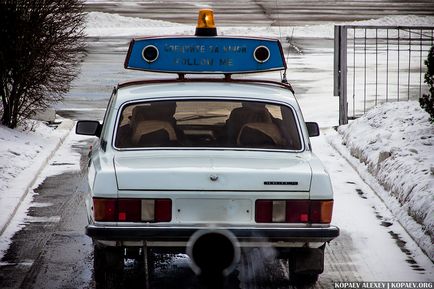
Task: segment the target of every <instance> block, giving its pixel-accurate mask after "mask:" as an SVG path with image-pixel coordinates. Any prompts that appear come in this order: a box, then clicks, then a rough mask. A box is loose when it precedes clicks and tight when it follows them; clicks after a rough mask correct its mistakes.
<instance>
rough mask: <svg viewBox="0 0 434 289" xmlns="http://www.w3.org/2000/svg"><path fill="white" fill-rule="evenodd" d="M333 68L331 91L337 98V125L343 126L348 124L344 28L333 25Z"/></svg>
mask: <svg viewBox="0 0 434 289" xmlns="http://www.w3.org/2000/svg"><path fill="white" fill-rule="evenodd" d="M334 66H335V67H334V85H333V91H334V95H335V96H339V125H343V124H347V123H348V101H347V27H346V26H340V25H335V43H334Z"/></svg>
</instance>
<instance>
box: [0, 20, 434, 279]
mask: <svg viewBox="0 0 434 289" xmlns="http://www.w3.org/2000/svg"><path fill="white" fill-rule="evenodd" d="M400 23H405V24H406V25H409V24H413V25H434V17H416V16H407V17H387V18H383V19H379V20H372V21H364V22H363V24H400ZM132 27H134V29H132ZM168 27H170V34H192V33H193V31H194V28H192V27H190V26H185V25H180V24H176V23H169V22H164V21H155V20H147V19H138V18H130V17H122V16H119V15H114V14H106V13H99V12H92V13H89V16H88V27H87V29H86V33H87V34H88V36H89V37H96V38H99V37H101V38H103V37H115V36H122V37H130V36H138V35H160V34H167V31H168ZM132 31H134V32H132ZM219 31H220V34H222V35H252V36H258V35H261V36H270V37H277V36H280V35H288V36H293V37H298V38H303V37H310V38H312V37H317V38H323V39H324V38H328V39H331V38H332V37H333V25H332V24H330V25H321V26H315V27H295V28H294V27H280V28H278V27H273V28H270V27H242V28H239V27H237V28H235V27H224V28H221V29H219ZM122 49H123V50H126V47H125V48H122ZM308 52H309V53H306V54H304V55H299V56H297V57H293V58H292V59H289V60H288V66H289V67H290V68H291V67H296V68H297V69H299V70H300V71H302V72H301V73H297V74H289V75H288V78H289V79H290V81H291V82H292V84H293V85H294V87H295V88H296V91H299V93H297V96H298V97H299V101H300V105H301V107H302V110H303V111H304V114H305V118H306V119H307V120H309V121H318V122H319V124H320V126H321V128H323V131H326V133H327V135H328V139H329V141H331V142H332V143H333V145H334V146H335V147H336V149H338V150H339V152H340V153H341V154H342V155H345V154H347V158H348V160H349V161H350V162H351V158H352V157H351V156H350V155H349V152H348V150H350V151H352V152H355V151H358V153H357V154H355V155H356V156H357V157H359V158H361V159H363V160H366V166H365V165H362V166H363V167H365V168H367V169H368V170H369V171H370V172H371V173H372V174H374V176H375V177H377V178H378V179H379V181H380V183H382V184H383V185H385V187H386V189H387V190H389V189H391V191H392V192H393V195H394V196H396V197H397V198H396V199H395V198H390V197H389V194H388V192H387V191H386V190H384V193H380V197H381V198H382V200H383V202H384V203H386V205H387V206H384V203H383V202H382V201H381V200H379V199H378V197H377V196H376V195H375V193H374V192H373V191H372V190H370V189H369V187H368V186H367V185H366V184H364V183H363V182H355V181H354V180H353V179H355V178H358V176H357V174H354V173H351V172H346V173H344V175H345V176H344V177H343V172H342V167H343V166H344V163H345V161H344V160H343V159H342V158H339V157H338V154H337V153H336V151H335V150H333V149H332V148H331V147H330V145H329V144H328V143H327V141H326V139H325V138H324V137H319V138H316V139H314V140H313V145H314V149H315V152H316V153H317V154H318V155H319V156H320V158H321V159H323V161H324V163H325V164H326V166H327V168H328V170H329V171H330V172H331V175H332V180H333V183H334V186H335V187H334V188H335V191H337V192H339V191H340V190H341V189H342V188H343V187H344V186H348V182H354V186H355V190H356V191H357V190H360V192H362V193H360V194H359V195H361V197H365V198H366V199H367V200H368V203H367V204H366V205H365V206H363V207H357V204H356V203H355V202H354V196H353V195H351V194H346V193H340V194H337V195H336V201H337V204H339V203H341V204H345V205H343V206H340V207H341V208H343V209H341V210H340V211H337V213H336V214H335V220H336V221H337V222H338V223H340V224H342V225H343V226H345V228H347V229H348V230H349V232H351V233H354V234H358V235H359V236H360V238H357V239H356V240H354V242H356V243H357V244H355V246H356V247H357V248H363V247H367V246H369V248H373V249H371V251H370V253H369V254H372V256H375V254H381V253H383V250H386V253H387V254H390V255H391V256H399V254H395V252H391V251H393V250H395V249H393V248H391V249H385V248H389V247H392V246H389V245H390V244H383V243H378V242H376V240H377V239H376V237H375V236H377V235H378V234H379V235H381V234H391V233H390V232H393V234H395V235H393V234H392V237H393V236H396V234H398V235H399V234H403V232H401V231H400V230H402V228H401V227H400V226H398V225H396V224H394V220H398V221H399V222H401V224H403V225H404V228H405V229H406V230H407V231H409V232H410V233H411V235H412V237H413V238H414V239H415V240H416V241H418V242H419V244H420V245H421V246H422V247H423V248H424V249H425V251H426V252H427V253H428V255H430V256H431V257H432V256H433V255H432V244H431V243H429V242H431V240H430V239H427V237H426V235H424V234H421V232H422V231H423V230H425V231H430V232H431V233H432V230H433V215H434V214H433V207H434V202H433V200H432V195H433V194H432V189H433V187H434V186H433V181H432V178H433V176H432V173H431V172H432V166H433V165H434V162H433V158H432V155H433V154H432V146H429V145H425V144H423V143H424V142H426V143H428V142H430V143H431V144H432V142H433V139H434V132H433V129H432V127H431V130H430V131H429V129H428V127H426V125H425V127H426V130H424V131H423V132H421V134H418V135H414V134H412V133H413V132H414V130H412V129H407V128H409V124H406V122H403V121H404V120H405V119H404V118H405V117H404V115H406V114H404V113H403V110H404V108H400V109H394V108H393V105H392V104H390V105H386V106H384V107H383V108H380V109H379V110H374V111H371V112H370V114H368V116H369V117H370V119H368V118H367V117H368V116H367V117H366V118H362V119H361V120H359V121H357V122H354V123H353V124H352V125H350V126H348V127H344V128H341V129H340V130H339V132H340V133H341V134H342V135H343V138H344V139H345V143H346V144H347V147H343V146H342V145H341V139H340V137H339V135H338V134H337V133H335V132H333V131H332V130H328V129H327V128H330V127H331V126H333V125H336V123H337V109H338V105H337V98H335V97H333V95H332V75H333V73H332V67H333V66H332V65H333V59H332V55H331V54H330V51H327V53H324V51H321V50H315V51H313V50H312V51H308ZM312 66H315V70H312ZM270 75H271V76H270V77H272V78H275V80H277V79H278V78H279V75H278V73H274V74H270ZM313 80H314V81H315V84H312V81H313ZM113 81H115V80H113ZM407 106H408V107H407V109H410V112H411V113H412V116H414V118H413V119H407V120H406V121H410V122H413V123H416V122H419V121H420V122H422V121H423V116H421V115H422V113H421V112H420V111H417V112H416V113H413V112H415V109H416V107H415V105H414V104H407ZM319 108H320V109H319ZM386 111H387V114H384V112H386ZM419 116H420V117H419ZM385 117H386V118H385ZM372 120H375V123H374V125H372V124H373V122H372ZM370 121H371V122H370ZM401 121H402V122H401ZM397 123H399V125H397ZM376 124H379V125H385V127H384V128H383V129H379V130H378V132H376V133H375V134H371V132H372V127H373V126H375V125H376ZM392 124H393V125H392ZM412 127H415V126H414V125H413V126H412ZM401 129H403V130H404V131H401ZM392 130H396V131H392ZM68 132H69V129H65V130H62V129H56V130H53V129H50V128H47V127H45V126H44V125H41V124H37V125H36V126H35V132H31V131H22V130H17V131H12V130H9V129H7V128H4V127H1V126H0V139H1V142H2V144H5V145H3V146H1V147H0V173H1V175H2V176H4V177H2V180H1V182H0V222H1V223H2V226H0V228H4V224H6V223H7V222H8V221H9V219H10V216H11V215H12V213H13V212H14V211H15V210H17V204H18V203H19V202H21V201H23V200H24V203H23V206H21V207H20V208H19V214H18V216H19V218H16V219H14V222H12V225H11V226H10V227H9V228H8V229H7V230H6V231H5V230H4V229H2V231H1V233H2V234H1V237H0V258H1V257H2V254H3V252H4V250H5V249H6V248H7V245H8V244H9V243H8V242H9V238H10V237H11V236H12V234H13V233H14V232H15V231H16V230H18V229H19V226H22V222H20V221H19V220H24V217H23V216H24V214H25V211H26V207H27V206H28V204H29V203H30V202H31V193H30V194H26V193H27V192H28V191H29V188H31V187H32V186H35V185H37V184H38V180H40V179H41V178H40V177H41V176H39V175H38V172H39V171H40V169H41V168H43V167H44V165H45V164H46V162H47V161H48V160H49V157H50V155H51V154H52V152H53V151H54V150H55V149H56V148H58V145H59V144H60V143H61V141H62V140H63V139H64V138H65V137H66V135H67V134H68ZM367 132H369V133H367ZM404 133H408V134H409V136H404ZM383 134H384V135H383ZM354 135H356V136H357V135H364V136H367V135H369V137H367V138H365V139H362V140H361V141H367V142H368V144H367V145H366V144H365V143H362V142H357V141H356V140H360V139H355V138H354ZM410 135H411V136H410ZM371 136H372V137H371ZM400 136H402V137H405V138H406V140H405V141H404V140H402V139H401V140H400V142H398V140H399V137H400ZM422 136H424V137H426V138H425V139H422ZM70 137H72V136H70ZM402 137H401V138H402ZM397 138H398V139H397ZM410 139H413V140H416V139H417V140H420V143H421V144H420V145H421V146H420V147H419V146H418V145H416V142H415V141H412V142H410V141H409V140H410ZM386 140H388V143H386ZM369 142H372V143H370V144H369ZM380 144H382V148H384V149H381V150H380V149H377V150H375V149H374V147H375V146H379V145H380ZM408 144H411V146H408V147H406V146H407V145H408ZM394 147H396V148H397V149H393V148H394ZM357 148H359V149H357ZM360 148H363V149H360ZM383 150H384V151H385V152H389V153H390V156H389V157H388V158H387V159H386V160H384V161H383V162H381V164H380V165H377V162H378V155H379V153H380V152H381V151H383ZM412 150H413V151H412ZM415 151H416V152H415ZM430 151H431V154H430ZM383 155H384V154H383ZM68 156H69V152H67V151H65V161H66V162H69V161H77V160H76V159H75V160H71V159H70V158H69V157H68ZM419 160H422V162H419ZM409 163H410V164H412V165H411V168H412V169H417V170H418V171H417V173H415V175H414V180H413V179H412V175H411V174H412V172H410V171H408V170H406V169H405V167H404V166H403V165H401V167H402V168H403V174H405V176H406V178H405V179H406V180H408V181H410V180H411V181H412V182H413V184H416V186H413V185H410V183H407V182H406V184H405V186H403V187H402V188H401V189H400V188H398V187H394V186H396V185H397V184H398V182H395V181H394V179H393V178H394V177H397V174H398V169H395V166H396V167H398V166H400V164H406V166H407V165H408V164H409ZM390 168H393V170H394V172H395V173H394V174H389V173H388V170H390ZM419 168H420V169H419ZM426 169H428V171H426V172H425V171H424V170H426ZM404 170H405V171H404ZM358 171H359V173H360V174H361V175H362V176H363V169H359V170H358ZM426 173H428V174H426ZM42 177H43V176H42ZM363 178H364V180H365V181H366V180H368V177H367V176H363ZM416 178H417V179H416ZM424 178H426V180H425V181H424ZM402 179H404V178H402V177H401V179H400V180H401V181H402ZM368 183H369V186H371V187H373V188H374V189H375V192H376V193H379V192H381V190H377V186H378V188H380V189H381V186H379V185H378V183H377V182H376V180H375V179H374V178H373V179H369V181H368ZM424 186H428V188H430V189H431V191H428V192H427V191H424V189H423V188H424ZM413 187H414V188H413ZM412 188H413V189H412ZM410 191H411V192H410ZM30 192H31V190H30ZM357 192H359V191H357ZM413 194H417V195H413ZM26 196H27V197H26ZM420 196H421V197H422V198H425V201H424V202H422V201H418V200H417V198H416V197H420ZM397 200H401V201H402V200H404V202H402V204H403V206H401V204H399V202H398V201H397ZM372 208H375V212H374V211H373V210H372ZM389 210H391V211H392V212H393V214H391V213H390V212H389ZM407 211H409V212H410V214H412V215H413V216H418V217H417V220H418V221H419V223H421V224H423V227H422V226H421V225H418V224H416V223H415V222H412V219H411V218H409V217H406V216H407ZM347 214H360V216H362V217H361V218H362V219H363V218H377V219H378V215H381V217H382V219H383V221H384V222H386V225H387V224H389V223H390V224H391V225H390V226H391V230H390V231H381V232H377V231H378V230H377V231H376V232H372V228H368V227H364V226H363V221H361V222H360V224H359V225H358V226H354V224H350V223H348V222H350V221H349V220H350V219H349V218H347ZM376 214H377V216H376ZM17 220H18V221H17ZM407 223H408V224H410V225H408V226H406V224H407ZM396 232H397V233H396ZM391 240H392V239H391ZM404 241H405V242H407V244H410V245H408V246H410V248H407V249H409V250H411V251H412V252H420V251H418V249H417V248H414V246H415V245H414V243H413V242H412V241H411V240H404ZM391 242H392V241H391ZM427 242H428V243H427ZM396 258H401V257H396ZM412 258H414V259H417V262H418V264H421V265H423V266H425V267H426V268H431V269H432V264H431V265H430V263H429V262H427V261H426V260H425V259H424V256H421V255H419V253H416V254H415V255H413V256H412ZM392 261H393V260H392ZM397 262H398V261H397ZM359 263H360V264H367V263H363V260H361V261H360V262H359ZM362 267H363V266H362ZM385 267H387V264H378V266H377V267H376V268H371V267H370V266H368V265H366V266H364V267H363V270H365V272H370V275H369V274H364V273H363V272H362V273H360V274H361V278H362V277H363V276H366V275H368V276H374V277H378V278H375V279H377V280H380V279H381V278H382V277H384V276H385V275H384V274H382V275H381V274H380V273H376V272H382V270H384V268H385ZM401 269H402V271H404V269H405V268H398V269H396V270H398V271H396V270H395V271H394V272H393V276H397V275H399V273H400V270H401ZM383 273H384V272H383ZM404 275H405V274H404ZM388 276H389V277H388ZM390 276H392V275H386V277H385V279H383V280H386V279H388V278H392V277H390ZM374 277H373V278H374ZM405 277H411V278H410V279H415V280H416V277H415V276H403V277H402V278H403V280H405ZM431 277H432V276H431ZM407 280H408V279H407Z"/></svg>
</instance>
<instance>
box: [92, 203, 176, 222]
mask: <svg viewBox="0 0 434 289" xmlns="http://www.w3.org/2000/svg"><path fill="white" fill-rule="evenodd" d="M93 205H94V214H95V221H101V222H170V221H171V220H172V201H171V200H170V199H103V198H94V199H93Z"/></svg>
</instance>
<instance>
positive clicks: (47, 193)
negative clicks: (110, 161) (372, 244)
mask: <svg viewBox="0 0 434 289" xmlns="http://www.w3.org/2000/svg"><path fill="white" fill-rule="evenodd" d="M232 2H233V1H226V0H225V1H203V2H201V4H200V5H198V4H195V3H194V2H193V1H182V2H181V1H164V2H147V3H136V2H128V1H124V2H108V3H97V2H96V3H94V4H90V5H88V9H89V10H98V11H106V12H115V13H120V14H122V15H126V16H137V17H147V18H153V19H160V20H168V21H174V22H181V23H191V19H192V18H191V17H193V19H194V18H195V17H196V10H197V7H198V6H201V7H204V6H206V5H209V6H212V7H213V8H215V10H216V13H217V15H219V17H220V19H219V23H221V22H224V23H225V24H224V25H234V24H240V25H258V24H260V25H276V23H277V22H278V21H280V23H282V25H302V24H311V23H316V24H317V23H321V22H326V21H331V20H334V21H347V20H357V19H367V18H375V17H380V16H382V15H384V14H394V15H398V14H409V13H411V14H418V15H432V14H433V13H434V7H433V6H434V5H433V2H432V0H419V1H414V2H412V3H411V5H409V3H407V2H408V1H396V0H393V1H382V2H381V3H378V1H343V0H342V1H293V0H290V1H277V7H276V1H273V0H270V1H246V0H244V1H241V2H237V4H233V3H232ZM191 11H194V12H191ZM276 11H279V13H276ZM220 15H221V16H220ZM223 19H224V21H221V20H223ZM128 41H129V39H126V38H125V39H122V38H117V39H110V38H105V39H89V43H90V50H89V55H88V57H87V59H86V61H85V62H84V63H83V67H82V74H81V75H80V76H79V78H78V79H77V80H76V81H75V82H74V87H73V89H72V90H71V92H70V93H69V94H68V96H67V98H66V99H65V102H64V103H63V104H61V105H59V108H60V111H59V113H60V114H61V115H62V116H65V117H71V118H73V119H83V118H86V119H102V117H103V113H104V108H105V105H106V102H107V99H108V97H109V95H110V91H111V89H112V87H113V85H114V84H115V82H116V81H117V79H120V78H121V79H123V80H125V79H130V78H138V77H150V75H147V74H143V73H140V72H133V71H132V72H125V71H124V70H123V67H122V63H123V59H124V49H125V48H124V47H126V44H127V43H128ZM101 44H102V45H101ZM299 44H300V46H301V47H304V48H308V47H310V46H312V45H313V43H312V42H307V43H299ZM316 45H321V46H322V47H327V48H329V49H330V48H331V46H332V43H331V42H330V41H325V40H324V41H323V42H321V43H320V42H317V43H316ZM330 52H331V51H330ZM90 142H91V140H90V139H89V140H87V141H82V142H78V143H77V142H75V143H69V144H65V145H70V146H72V147H73V149H74V150H76V151H77V152H79V153H80V154H82V159H81V166H82V167H85V166H86V161H87V160H86V155H87V150H88V147H89V144H90ZM67 165H68V164H67V163H62V162H52V163H50V164H49V166H53V167H58V166H67ZM83 172H84V170H83V171H70V172H66V173H63V174H60V175H56V176H52V177H48V178H47V179H46V180H45V181H44V182H43V183H42V184H41V185H40V186H39V188H38V189H37V190H36V192H37V194H36V195H35V198H34V202H33V203H32V206H31V208H30V211H29V218H28V219H27V223H26V225H25V226H24V228H23V229H22V230H21V231H19V232H18V233H17V234H16V235H15V236H14V238H13V243H12V245H11V248H10V249H9V250H8V252H7V254H6V256H5V258H4V259H3V260H2V266H1V267H0V288H5V289H6V288H93V287H94V284H93V276H92V274H93V269H92V262H93V253H92V242H91V240H90V239H89V238H88V237H86V236H85V235H84V226H85V224H86V217H85V212H84V204H83V194H84V191H85V190H86V187H87V183H86V180H85V176H84V174H83ZM354 194H355V196H357V193H356V192H354ZM360 200H362V198H360ZM373 214H374V213H373ZM378 218H379V219H380V217H378ZM381 222H382V221H381V220H380V221H379V222H378V223H375V224H374V226H387V224H383V225H382V223H381ZM389 237H390V236H389ZM391 238H393V236H392V237H391ZM404 243H405V242H404ZM394 246H396V247H397V248H399V249H398V251H399V250H400V251H401V252H400V254H401V253H402V254H403V256H404V257H405V254H406V253H405V252H406V250H407V249H406V248H405V244H404V245H403V242H402V241H401V240H400V239H399V238H396V242H395V245H394ZM358 250H359V248H356V247H355V246H354V245H353V240H352V236H351V235H350V234H348V233H347V232H346V231H342V234H341V236H340V237H339V238H338V239H336V240H335V241H333V242H331V243H330V245H329V246H328V247H327V249H326V256H325V260H326V268H325V273H323V274H322V275H321V277H320V280H319V282H318V283H317V285H316V286H315V288H331V287H332V286H333V282H334V281H336V280H350V281H358V280H359V281H362V277H361V273H360V272H359V266H360V262H363V264H367V266H368V267H369V264H373V263H375V262H376V260H362V261H359V263H357V262H356V261H355V260H354V255H355V254H356V255H357V254H359V255H361V256H362V257H363V256H364V255H363V254H364V253H363V252H360V251H358ZM407 251H408V250H407ZM158 256H159V258H158V262H157V263H156V270H155V274H154V275H153V279H152V281H151V284H152V286H153V288H156V289H158V288H178V289H182V288H197V280H196V279H195V277H194V276H193V273H192V272H191V270H190V269H189V267H188V259H187V258H186V256H185V255H165V254H159V255H158ZM379 258H380V256H379ZM409 260H410V261H408V269H409V270H410V271H411V270H412V271H414V272H418V273H420V274H421V276H422V277H423V274H424V273H425V269H424V268H423V267H419V266H418V264H414V263H413V261H414V260H413V261H412V259H409ZM127 265H128V266H127V270H126V271H127V274H126V276H127V277H126V278H125V284H126V285H128V286H126V287H128V288H136V287H137V286H136V285H137V284H136V283H135V281H134V280H135V278H137V276H138V275H137V274H136V272H135V265H134V264H133V263H127ZM385 270H387V269H385ZM230 283H231V286H232V287H233V288H273V289H278V288H291V287H290V285H289V284H288V276H287V273H286V270H285V264H284V263H282V262H281V261H278V260H276V259H274V258H273V254H272V252H271V253H270V251H260V250H253V251H251V252H248V254H244V255H243V258H242V260H241V264H240V265H239V266H238V268H237V270H236V272H235V273H234V274H233V275H232V277H231V280H230Z"/></svg>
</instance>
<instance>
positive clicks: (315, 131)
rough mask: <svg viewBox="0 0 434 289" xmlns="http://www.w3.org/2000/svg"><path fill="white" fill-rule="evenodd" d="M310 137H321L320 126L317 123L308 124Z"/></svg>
mask: <svg viewBox="0 0 434 289" xmlns="http://www.w3.org/2000/svg"><path fill="white" fill-rule="evenodd" d="M306 127H307V132H308V133H309V137H314V136H319V126H318V124H317V123H316V122H306Z"/></svg>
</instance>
